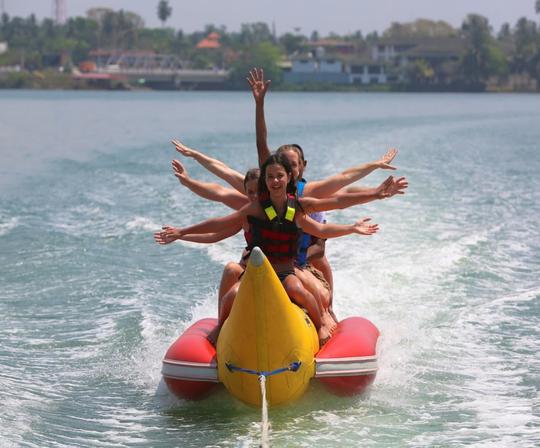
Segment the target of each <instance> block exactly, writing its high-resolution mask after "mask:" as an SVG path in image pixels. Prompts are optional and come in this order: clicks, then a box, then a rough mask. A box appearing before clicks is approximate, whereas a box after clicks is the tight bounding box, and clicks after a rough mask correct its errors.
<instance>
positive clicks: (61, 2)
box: [53, 0, 66, 25]
mask: <svg viewBox="0 0 540 448" xmlns="http://www.w3.org/2000/svg"><path fill="white" fill-rule="evenodd" d="M53 9H54V19H55V21H56V24H57V25H63V24H64V23H66V0H53Z"/></svg>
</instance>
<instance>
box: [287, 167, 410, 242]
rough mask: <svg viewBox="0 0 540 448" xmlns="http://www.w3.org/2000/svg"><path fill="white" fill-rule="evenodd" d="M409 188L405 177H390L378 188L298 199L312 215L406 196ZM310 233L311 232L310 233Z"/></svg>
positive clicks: (305, 210) (306, 211)
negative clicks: (325, 196) (397, 195)
mask: <svg viewBox="0 0 540 448" xmlns="http://www.w3.org/2000/svg"><path fill="white" fill-rule="evenodd" d="M408 186H409V184H408V183H407V179H406V178H405V177H400V178H399V179H394V177H393V176H389V177H388V178H387V179H386V180H385V181H384V182H383V183H382V184H380V185H379V186H378V187H376V188H367V189H365V190H361V191H358V192H356V193H339V194H335V195H333V196H331V197H329V198H321V199H318V198H313V197H301V198H299V199H298V201H299V202H300V205H301V206H302V208H303V209H304V212H305V213H307V214H311V213H314V212H324V211H327V210H336V209H342V208H347V207H352V206H353V205H359V204H365V203H366V202H371V201H374V200H377V199H385V198H390V197H392V196H394V195H396V194H405V191H404V190H405V189H406V188H407V187H408ZM308 233H309V232H308Z"/></svg>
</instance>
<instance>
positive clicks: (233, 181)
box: [171, 140, 244, 193]
mask: <svg viewBox="0 0 540 448" xmlns="http://www.w3.org/2000/svg"><path fill="white" fill-rule="evenodd" d="M171 143H172V144H173V145H174V147H175V148H176V150H177V151H178V152H179V153H180V154H182V155H184V156H186V157H191V158H193V159H195V160H196V161H197V162H199V163H200V164H201V165H202V166H204V167H205V168H206V169H207V170H208V171H210V172H211V173H213V174H215V175H216V176H217V177H220V178H221V179H223V180H224V181H225V182H228V183H229V184H230V186H231V187H233V188H234V189H235V190H237V191H239V192H240V193H244V176H243V175H242V174H241V173H239V172H238V171H236V170H233V169H232V168H231V167H229V166H227V165H225V164H224V163H223V162H222V161H221V160H217V159H213V158H212V157H209V156H207V155H206V154H203V153H202V152H200V151H197V150H195V149H193V148H190V147H188V146H186V145H184V144H183V143H182V142H180V141H179V140H172V141H171Z"/></svg>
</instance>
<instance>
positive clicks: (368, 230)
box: [353, 218, 379, 235]
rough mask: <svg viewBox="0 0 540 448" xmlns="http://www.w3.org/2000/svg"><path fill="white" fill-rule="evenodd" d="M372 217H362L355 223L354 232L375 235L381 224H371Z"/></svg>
mask: <svg viewBox="0 0 540 448" xmlns="http://www.w3.org/2000/svg"><path fill="white" fill-rule="evenodd" d="M369 221H371V218H362V219H359V220H358V221H356V222H355V223H354V224H353V227H354V233H358V234H359V235H373V234H374V233H377V231H378V230H379V224H370V223H369Z"/></svg>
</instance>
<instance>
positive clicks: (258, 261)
mask: <svg viewBox="0 0 540 448" xmlns="http://www.w3.org/2000/svg"><path fill="white" fill-rule="evenodd" d="M249 260H250V261H251V263H252V264H253V265H254V266H256V267H259V266H261V265H262V264H263V262H264V254H263V251H262V250H261V249H260V248H258V247H256V246H255V247H254V248H253V249H252V251H251V256H250V257H249Z"/></svg>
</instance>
